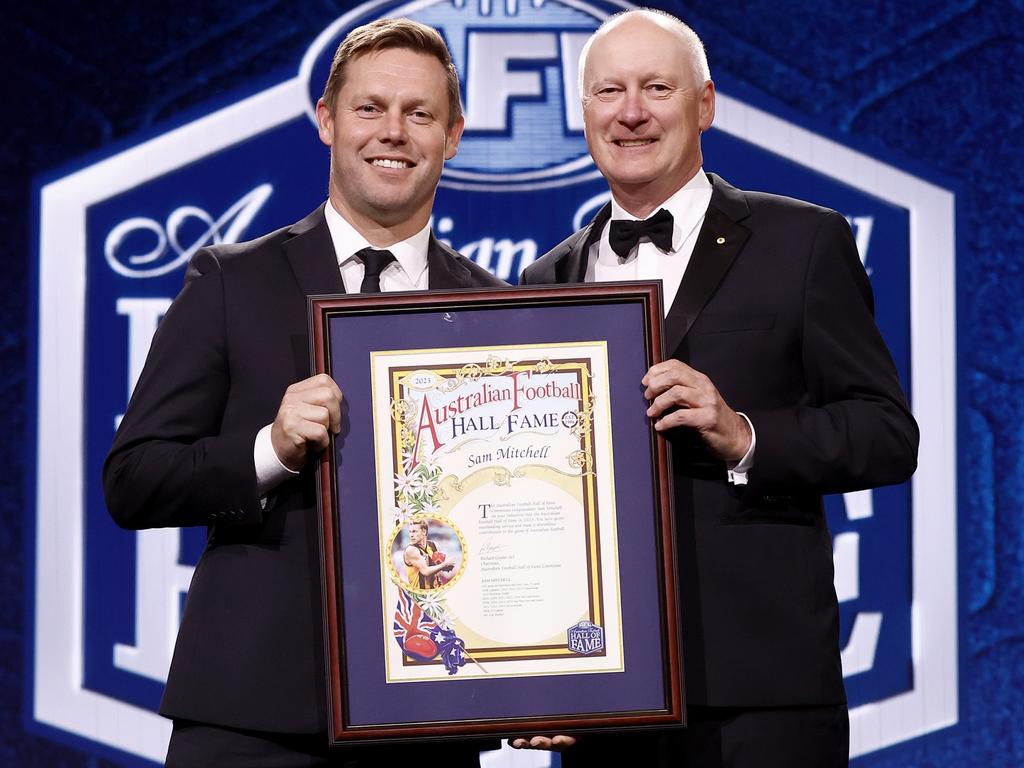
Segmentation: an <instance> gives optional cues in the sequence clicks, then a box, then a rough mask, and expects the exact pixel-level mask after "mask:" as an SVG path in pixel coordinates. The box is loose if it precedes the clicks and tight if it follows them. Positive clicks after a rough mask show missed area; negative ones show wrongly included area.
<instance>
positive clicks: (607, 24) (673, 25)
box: [578, 8, 711, 102]
mask: <svg viewBox="0 0 1024 768" xmlns="http://www.w3.org/2000/svg"><path fill="white" fill-rule="evenodd" d="M635 16H642V17H643V18H645V19H647V20H649V21H653V22H654V23H655V24H657V25H658V26H659V27H662V28H664V29H667V30H670V31H673V32H676V33H678V34H679V36H680V38H682V42H683V46H684V47H685V48H686V52H687V54H688V55H689V59H690V61H691V63H692V64H693V74H694V77H695V78H696V80H697V83H698V84H699V85H703V84H704V83H706V82H707V81H708V80H710V79H711V68H710V67H708V56H707V53H705V51H704V43H702V42H701V39H700V38H699V37H697V33H696V32H694V31H693V29H691V28H690V26H689V25H687V24H685V23H684V22H682V21H680V20H679V19H677V18H676V17H675V16H673V15H672V14H671V13H666V12H665V11H662V10H659V9H657V8H634V9H632V10H629V11H620V12H619V13H616V14H614V15H612V16H609V17H608V18H607V19H605V20H604V22H602V24H601V26H600V27H598V28H597V30H596V31H595V32H594V34H592V35H591V36H590V39H589V40H587V42H586V43H584V45H583V50H581V51H580V64H579V72H578V83H579V85H578V87H579V91H580V99H582V100H583V101H584V102H586V94H584V93H583V70H584V69H585V68H586V65H587V55H588V54H589V53H590V46H591V45H592V44H593V42H594V40H596V39H597V37H598V35H600V34H601V33H603V32H607V31H608V30H609V29H610V28H611V27H617V26H618V25H619V24H621V23H622V22H623V21H625V20H626V19H629V18H632V17H635Z"/></svg>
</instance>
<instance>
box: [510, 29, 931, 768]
mask: <svg viewBox="0 0 1024 768" xmlns="http://www.w3.org/2000/svg"><path fill="white" fill-rule="evenodd" d="M580 94H581V96H582V99H583V115H584V125H585V130H586V137H587V146H588V147H589V149H590V153H591V155H592V156H593V158H594V162H595V163H596V165H597V167H598V169H600V171H601V172H602V174H603V175H604V177H605V178H606V179H607V181H608V185H609V187H610V189H611V196H612V199H611V202H610V204H609V205H607V206H605V207H604V208H603V209H602V210H601V211H600V212H599V213H598V214H597V216H596V217H595V219H594V220H593V221H592V222H591V223H590V224H589V225H588V226H587V227H585V228H584V229H583V230H581V231H580V232H577V233H575V234H574V235H572V236H571V237H569V238H568V239H567V240H566V241H565V242H563V243H562V244H560V245H559V246H557V247H556V248H555V249H554V250H552V251H551V252H550V253H548V254H547V255H546V256H544V257H543V258H541V259H540V260H538V261H537V262H535V263H534V264H532V265H531V266H530V267H528V268H527V269H526V271H525V272H524V274H523V277H522V281H521V282H522V283H525V284H539V283H566V282H583V281H604V280H630V279H638V278H640V279H654V280H661V282H662V286H663V289H664V299H665V311H666V317H665V334H664V338H665V339H666V344H665V351H666V352H667V354H668V356H669V357H668V359H667V360H666V361H664V362H662V363H659V364H657V365H655V366H653V367H652V368H651V369H650V370H649V371H647V374H646V375H645V376H644V377H643V380H642V381H641V382H638V384H640V385H641V386H642V387H643V390H644V397H645V398H647V400H648V401H649V406H648V408H647V410H646V415H647V416H648V417H649V418H651V419H652V420H653V422H654V427H655V429H656V430H658V431H659V432H661V433H662V434H664V435H665V437H666V438H667V439H668V440H669V442H670V443H671V444H672V448H673V454H672V455H673V462H672V464H673V468H672V469H673V485H674V497H675V504H676V509H675V512H676V533H677V547H678V552H679V558H678V560H679V582H680V583H679V594H680V603H681V606H680V608H681V614H682V624H683V664H684V671H685V688H686V697H687V704H688V714H689V727H688V729H687V730H685V731H675V732H672V733H666V734H661V735H658V734H637V735H633V736H625V735H614V736H604V737H598V736H590V737H583V738H581V739H580V740H579V743H578V744H575V745H573V744H574V740H573V739H572V738H571V737H568V736H557V737H554V738H547V737H534V738H533V739H530V740H527V739H515V740H513V745H514V746H517V747H533V748H567V751H566V752H565V754H564V763H563V764H564V765H566V766H577V765H611V764H635V765H644V766H655V765H663V766H680V767H684V768H693V767H694V766H699V767H700V768H722V767H724V766H727V767H728V768H776V767H777V768H795V767H796V766H801V767H802V766H807V767H808V768H809V767H811V766H813V767H814V768H837V767H838V766H844V765H846V764H847V762H848V741H849V724H848V717H847V711H846V697H845V692H844V690H843V676H842V668H841V665H840V654H839V609H838V604H837V601H836V593H835V589H834V587H833V584H832V581H833V567H832V546H831V540H830V537H829V532H828V527H827V525H826V520H825V514H824V509H823V505H822V494H825V493H838V492H844V491H854V490H859V489H864V488H870V487H873V486H877V485H883V484H887V483H897V482H901V481H903V480H906V479H907V478H908V477H909V476H910V474H911V473H912V472H913V471H914V468H915V465H916V457H917V444H918V430H917V425H916V423H915V422H914V419H913V417H912V416H911V414H910V410H909V408H908V405H907V401H906V398H905V397H904V395H903V392H902V390H901V388H900V383H899V380H898V378H897V375H896V370H895V367H894V365H893V362H892V359H891V357H890V356H889V353H888V350H887V349H886V346H885V343H884V342H883V340H882V338H881V336H880V334H879V332H878V328H877V327H876V325H875V322H874V318H873V314H872V313H873V303H872V295H871V286H870V284H869V282H868V278H867V275H866V274H865V272H864V269H863V267H862V266H861V263H860V259H859V257H858V255H857V250H856V246H855V244H854V240H853V236H852V234H851V232H850V228H849V226H848V224H847V222H846V220H845V219H844V218H843V217H842V216H840V215H839V214H837V213H836V212H835V211H830V210H827V209H825V208H820V207H818V206H815V205H811V204H809V203H804V202H800V201H798V200H792V199H789V198H784V197H779V196H776V195H768V194H763V193H757V192H745V191H742V190H739V189H736V188H735V187H732V186H730V185H729V184H728V183H726V182H725V181H723V180H722V179H721V178H719V177H717V176H715V175H713V174H705V173H704V171H703V167H702V166H703V156H702V153H701V143H700V141H701V139H700V137H701V134H702V133H703V132H704V131H707V130H708V129H709V128H710V127H711V123H712V121H713V120H714V116H715V88H714V84H713V83H712V81H711V75H710V72H709V69H708V64H707V58H706V56H705V54H704V48H703V45H702V44H701V42H700V39H699V38H698V37H697V35H696V34H694V32H693V30H691V29H690V28H689V27H687V26H686V25H685V24H683V23H682V22H680V21H679V20H678V19H676V18H674V17H672V16H669V15H668V14H664V13H661V12H659V11H651V10H638V11H630V12H626V13H622V14H619V15H617V16H614V17H612V18H611V19H609V20H608V21H607V22H605V24H603V25H602V27H601V28H600V29H599V30H598V31H597V32H596V33H595V34H594V36H593V37H592V38H591V39H590V41H589V42H588V44H587V45H586V46H585V47H584V49H583V53H582V55H581V57H580ZM621 405H623V404H620V406H621ZM626 652H627V661H626V663H627V664H628V663H629V661H628V649H626Z"/></svg>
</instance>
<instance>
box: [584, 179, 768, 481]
mask: <svg viewBox="0 0 1024 768" xmlns="http://www.w3.org/2000/svg"><path fill="white" fill-rule="evenodd" d="M710 204H711V182H710V181H709V180H708V177H707V176H706V175H705V173H704V169H703V168H701V169H700V170H698V171H697V173H696V174H695V175H694V176H693V178H692V179H690V180H689V181H688V182H686V184H684V185H683V186H682V187H681V188H680V189H678V190H677V191H676V193H675V194H674V195H672V197H670V198H669V199H668V200H666V201H665V202H664V203H662V204H661V205H658V206H655V208H654V210H653V211H652V212H651V215H654V214H655V213H657V212H658V210H659V209H660V208H664V209H665V210H667V211H668V212H669V213H671V214H672V249H671V250H670V251H668V252H667V253H666V252H665V251H662V250H661V249H660V248H658V246H656V245H655V244H654V243H652V242H651V241H650V239H649V238H647V237H644V238H641V240H640V242H639V243H638V244H637V246H636V248H635V249H633V250H632V251H630V254H629V257H628V258H626V259H621V260H620V259H619V256H618V254H617V253H615V251H613V250H612V247H611V245H610V244H609V242H608V231H609V229H610V228H611V223H612V221H618V220H622V219H627V220H632V221H637V220H638V217H636V216H634V215H633V214H631V213H630V212H629V211H627V210H626V209H625V208H623V207H622V206H621V205H620V204H619V202H618V201H617V200H616V199H615V198H614V197H612V212H611V217H610V218H609V219H608V222H607V223H606V224H605V226H604V230H603V231H602V232H601V238H600V240H598V241H597V242H595V243H594V244H593V245H592V246H590V253H589V254H588V260H587V277H586V281H587V282H588V283H590V282H598V283H603V282H610V281H614V280H661V286H662V292H663V293H664V297H665V304H664V311H665V315H666V316H668V313H669V309H670V308H671V306H672V303H673V302H674V301H675V298H676V294H677V293H678V292H679V285H680V283H682V281H683V274H684V273H685V272H686V267H687V266H688V265H689V264H690V257H691V256H692V255H693V248H694V246H695V245H696V244H697V235H698V233H699V232H700V228H701V225H702V224H703V223H704V214H706V213H707V210H708V206H709V205H710ZM740 416H742V417H743V418H744V420H745V421H746V422H747V424H748V425H749V426H750V448H749V449H748V450H747V453H746V454H745V455H744V456H743V458H742V459H740V460H739V461H738V462H726V469H727V470H728V474H729V482H730V483H734V484H735V485H746V483H747V473H748V472H749V471H750V468H751V467H752V466H753V464H754V445H755V443H756V438H755V436H754V425H753V424H751V422H750V419H748V418H747V415H746V414H745V413H740Z"/></svg>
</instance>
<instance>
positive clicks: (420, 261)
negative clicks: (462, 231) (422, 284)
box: [324, 200, 430, 283]
mask: <svg viewBox="0 0 1024 768" xmlns="http://www.w3.org/2000/svg"><path fill="white" fill-rule="evenodd" d="M324 218H326V219H327V229H328V230H330V233H331V241H332V242H333V243H334V253H335V256H336V258H337V260H338V266H339V267H341V266H342V265H343V264H345V263H346V262H348V261H351V260H352V259H354V258H356V253H357V252H358V251H361V250H363V248H377V246H375V245H370V243H369V241H368V240H367V239H366V238H365V237H363V236H362V235H361V234H359V232H358V230H356V228H355V227H353V226H352V225H351V224H349V222H348V220H346V219H345V217H344V216H342V215H341V214H340V213H338V211H337V210H336V209H335V208H334V206H333V205H332V204H331V201H330V200H328V201H327V202H326V203H325V204H324ZM429 244H430V224H429V223H427V225H426V226H425V227H423V229H421V230H420V231H419V232H417V233H416V234H415V235H413V236H412V237H408V238H406V239H405V240H400V241H398V242H397V243H392V244H391V245H389V246H387V250H389V251H391V253H392V254H394V257H395V260H396V261H398V264H399V266H401V267H402V269H403V270H404V271H405V274H406V275H408V276H409V279H410V280H411V281H412V282H414V283H415V282H416V281H417V280H418V279H419V277H420V275H421V274H423V270H425V269H426V268H427V247H428V246H429ZM378 250H384V249H381V248H378Z"/></svg>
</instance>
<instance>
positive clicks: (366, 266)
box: [356, 248, 395, 293]
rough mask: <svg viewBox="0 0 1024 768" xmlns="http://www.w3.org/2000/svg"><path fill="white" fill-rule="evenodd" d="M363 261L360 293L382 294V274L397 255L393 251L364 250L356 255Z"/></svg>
mask: <svg viewBox="0 0 1024 768" xmlns="http://www.w3.org/2000/svg"><path fill="white" fill-rule="evenodd" d="M356 256H358V257H359V258H360V259H362V260H363V270H364V271H363V282H362V285H360V286H359V292H360V293H380V273H381V272H383V271H384V270H385V268H386V267H387V266H388V264H390V263H391V262H392V261H394V260H395V254H393V253H392V252H391V251H378V250H376V249H375V248H363V250H361V251H359V252H358V253H356Z"/></svg>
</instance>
